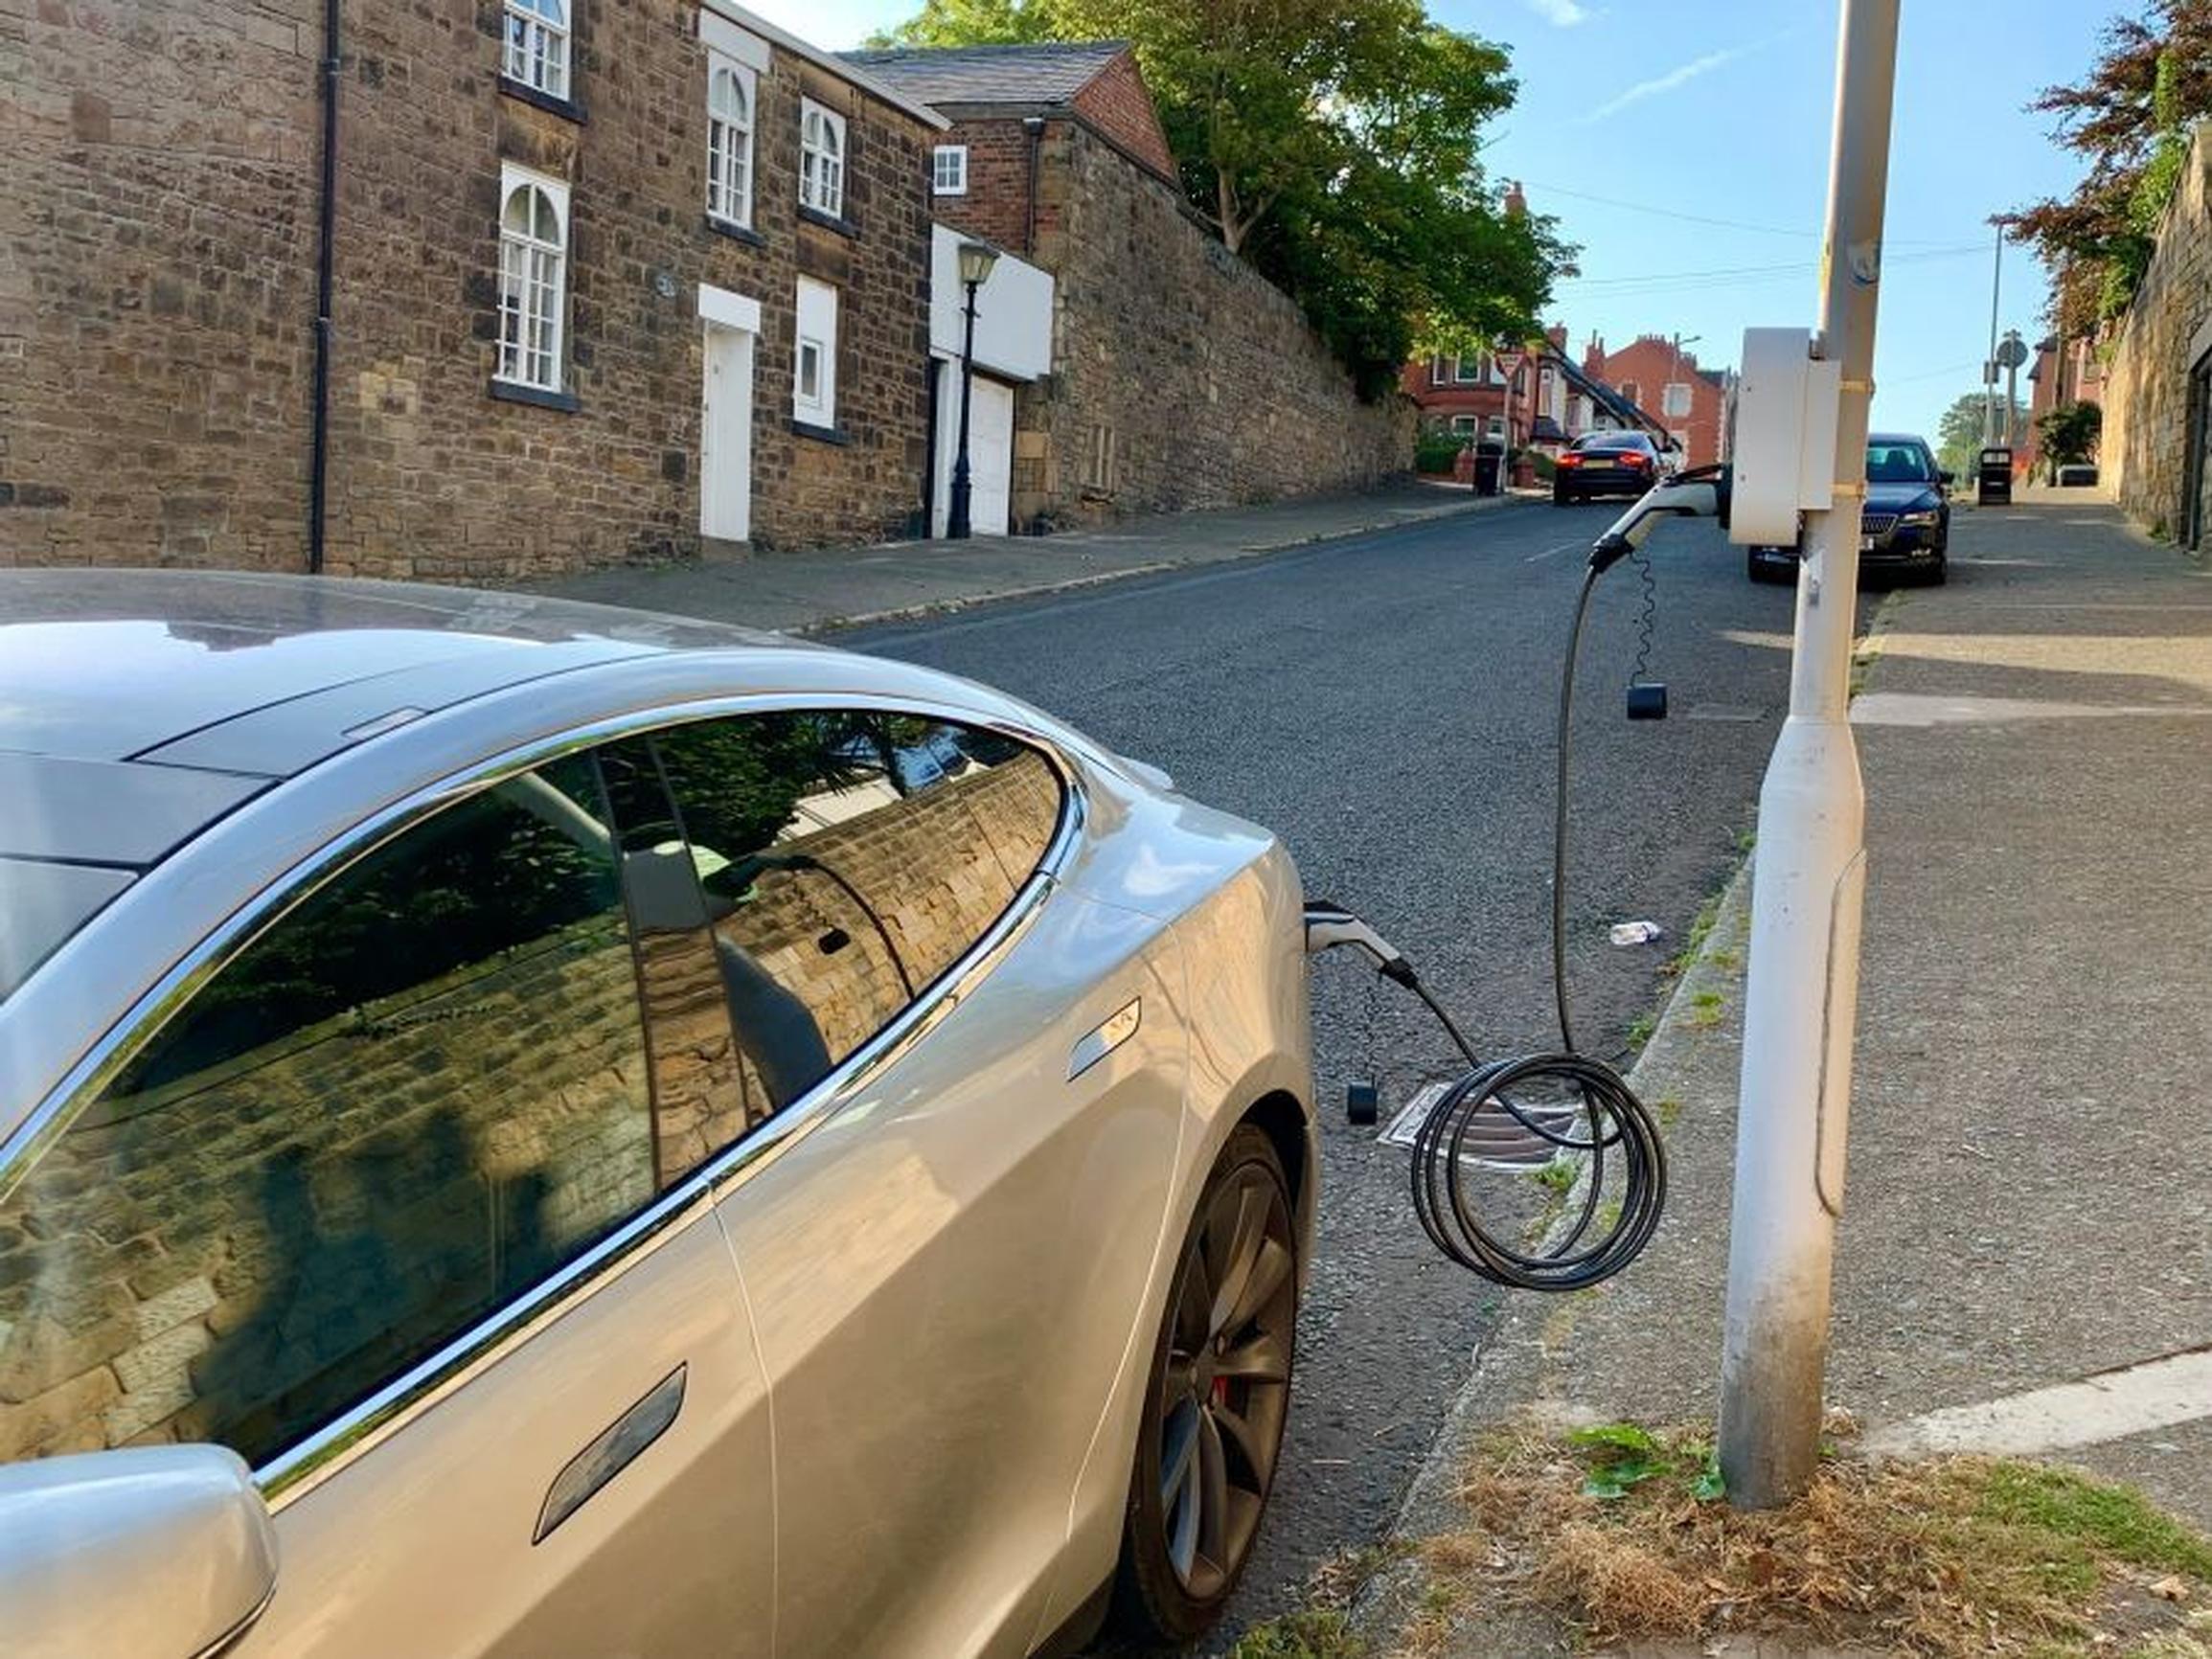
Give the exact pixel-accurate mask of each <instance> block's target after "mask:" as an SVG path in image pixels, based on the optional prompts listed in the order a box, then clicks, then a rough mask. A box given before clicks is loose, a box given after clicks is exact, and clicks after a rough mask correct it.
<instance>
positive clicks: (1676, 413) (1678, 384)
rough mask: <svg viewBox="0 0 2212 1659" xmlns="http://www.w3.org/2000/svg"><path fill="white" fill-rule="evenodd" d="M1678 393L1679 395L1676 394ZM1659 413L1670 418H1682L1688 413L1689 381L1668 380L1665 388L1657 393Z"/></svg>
mask: <svg viewBox="0 0 2212 1659" xmlns="http://www.w3.org/2000/svg"><path fill="white" fill-rule="evenodd" d="M1677 393H1678V394H1680V396H1679V397H1677V396H1676V394H1677ZM1659 413H1660V414H1661V415H1663V416H1665V417H1666V418H1667V419H1668V420H1682V419H1683V418H1684V417H1686V416H1687V415H1688V414H1689V413H1690V383H1689V381H1687V380H1669V381H1668V382H1667V385H1666V390H1664V391H1663V392H1661V393H1660V394H1659Z"/></svg>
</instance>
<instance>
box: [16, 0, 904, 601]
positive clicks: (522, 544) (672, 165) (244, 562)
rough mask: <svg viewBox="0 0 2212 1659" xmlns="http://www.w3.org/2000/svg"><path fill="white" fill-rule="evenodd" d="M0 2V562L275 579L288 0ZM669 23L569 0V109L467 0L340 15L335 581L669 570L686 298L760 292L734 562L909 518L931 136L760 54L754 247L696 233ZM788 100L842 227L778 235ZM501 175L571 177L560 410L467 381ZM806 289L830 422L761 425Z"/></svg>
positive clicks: (679, 517)
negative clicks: (839, 198) (818, 144)
mask: <svg viewBox="0 0 2212 1659" xmlns="http://www.w3.org/2000/svg"><path fill="white" fill-rule="evenodd" d="M10 10H11V11H15V12H16V13H17V14H18V15H20V16H22V17H23V18H24V23H23V25H22V28H23V30H24V32H25V33H24V39H25V41H26V42H27V45H26V46H25V47H24V48H22V49H20V50H18V49H16V48H15V47H14V45H13V42H12V41H7V42H0V51H6V52H9V53H10V55H11V57H10V61H9V63H8V67H9V68H10V70H11V73H9V74H8V75H7V76H6V77H5V80H4V83H0V116H5V118H6V123H7V124H6V125H5V126H0V132H4V133H5V135H6V138H7V140H8V145H7V148H8V151H9V165H8V166H6V167H5V168H0V220H4V222H6V223H7V224H8V225H9V226H10V238H11V254H12V255H13V256H14V257H13V258H12V259H11V260H10V261H4V262H0V564H36V563H103V564H154V563H166V564H188V565H213V566H220V567H226V568H237V567H260V568H273V569H284V570H298V569H302V568H305V564H306V559H307V544H308V533H307V517H308V483H307V480H308V450H309V434H310V424H309V423H310V409H311V403H312V394H311V385H310V380H311V375H310V367H311V361H312V341H313V325H314V254H315V239H316V220H317V170H318V166H319V148H320V136H319V134H320V116H319V104H318V102H317V98H316V86H317V81H318V79H319V77H318V74H317V59H318V57H319V53H320V45H321V33H320V31H321V18H320V8H319V7H317V6H316V5H314V4H313V3H312V0H174V3H170V0H36V4H35V7H33V5H32V4H31V3H30V0H24V3H23V4H21V5H12V6H11V7H10ZM696 16H697V11H696V8H695V7H693V6H689V5H679V6H632V5H627V4H607V3H597V0H586V3H585V4H582V5H581V6H579V7H578V8H577V9H576V19H577V35H576V39H575V43H574V76H573V82H572V91H573V96H574V99H575V102H576V104H577V105H578V106H579V107H580V110H581V119H571V118H570V117H569V116H568V115H565V114H563V113H559V112H556V111H554V110H551V109H548V108H544V107H539V106H538V105H537V104H536V103H534V102H527V101H525V100H524V99H522V98H520V97H517V96H513V95H512V94H510V93H507V92H504V91H502V89H501V82H500V79H499V74H498V69H499V61H500V33H501V29H502V13H501V11H500V8H499V6H498V5H497V4H496V0H483V3H481V4H477V3H473V0H424V3H422V4H418V5H411V6H363V7H353V8H349V9H348V10H347V13H346V19H345V38H344V46H343V54H342V61H343V70H342V75H341V90H340V94H339V98H340V111H341V113H340V132H339V139H338V148H337V155H338V171H339V204H338V216H337V233H336V281H335V291H334V296H333V305H332V327H333V356H332V375H331V393H330V398H331V439H330V442H331V461H330V466H329V472H328V483H329V517H328V534H327V544H326V562H327V568H328V569H329V570H330V571H331V572H332V573H333V574H341V575H367V576H381V577H419V578H430V579H449V580H479V581H483V580H513V579H517V578H526V577H532V576H541V575H550V574H556V573H559V572H561V571H567V570H573V569H577V568H580V567H582V566H587V565H594V564H603V563H610V562H617V561H622V560H627V559H634V558H660V557H671V556H680V555H685V554H690V553H695V552H696V551H698V548H699V545H700V538H699V479H698V467H699V441H700V424H701V422H700V405H701V400H702V387H703V381H704V374H705V365H704V360H703V353H704V334H703V330H702V326H701V323H700V321H699V317H698V309H697V291H698V285H699V284H701V283H708V284H714V285H716V286H718V287H722V288H726V289H730V290H732V291H734V292H737V293H739V294H741V295H743V296H745V297H748V298H751V299H755V300H757V301H759V303H760V306H761V311H762V332H761V334H760V336H759V337H758V340H757V342H756V348H755V352H754V360H753V373H754V398H753V423H752V472H753V499H752V515H751V516H752V525H753V542H754V544H755V546H756V547H758V548H762V549H768V548H778V547H799V546H809V545H819V544H831V543H849V542H855V541H868V540H877V539H881V538H884V537H887V536H893V535H899V534H907V533H909V532H910V531H912V530H913V529H915V528H916V527H917V526H918V525H919V522H920V519H921V515H922V511H923V508H922V484H923V475H924V461H925V457H926V454H927V443H928V430H927V428H928V396H927V386H926V380H925V377H924V368H925V363H926V358H927V352H928V283H929V262H928V261H929V201H928V189H929V186H928V168H929V147H930V144H931V142H932V141H933V140H934V138H935V136H936V135H935V132H934V130H933V129H932V128H931V127H929V126H928V125H925V124H924V123H923V122H922V121H921V120H919V119H918V118H916V117H914V116H913V115H910V114H908V113H906V112H905V111H903V110H901V109H900V108H898V107H896V106H894V105H892V104H890V103H887V102H883V101H881V100H879V99H877V98H874V97H872V96H869V95H866V94H864V93H862V92H861V91H859V89H857V88H855V86H854V85H853V84H852V83H851V82H849V81H847V80H843V79H841V78H839V77H837V76H834V75H832V74H831V73H829V72H827V71H825V70H823V69H821V68H820V67H818V66H817V65H815V64H813V63H811V62H810V61H808V60H807V59H805V58H803V57H799V56H797V55H795V54H793V53H789V52H786V51H784V50H782V49H780V48H778V49H775V50H774V51H773V52H772V54H771V57H770V62H771V67H770V69H769V70H768V72H767V73H765V74H764V75H763V76H762V77H761V80H760V88H759V101H758V102H759V107H758V109H757V111H756V132H755V141H754V164H753V165H754V182H753V197H754V222H755V228H756V230H757V232H758V236H757V237H753V238H739V237H733V236H730V235H726V234H723V233H721V232H718V231H717V230H716V229H714V228H713V227H712V226H710V224H709V223H708V221H707V218H706V216H705V211H704V207H705V169H706V146H707V113H706V77H707V57H706V49H705V47H704V46H703V45H702V44H701V42H700V40H699V38H698V34H697V25H696ZM17 71H19V72H17ZM802 95H804V96H806V97H810V98H812V99H814V100H816V101H817V102H822V103H826V104H829V105H830V106H832V107H833V108H835V109H838V110H840V111H842V112H843V113H844V114H845V115H846V117H847V120H848V123H849V127H848V139H849V153H848V156H847V170H846V185H845V190H846V206H845V212H844V219H843V222H842V223H826V222H814V221H809V220H805V219H803V218H802V216H801V212H800V209H799V205H798V162H799V125H800V114H799V101H800V98H801V97H802ZM503 160H506V161H513V162H516V163H519V164H522V165H525V166H528V167H530V168H533V169H535V170H539V171H542V172H545V173H548V174H551V175H553V176H555V177H557V178H559V179H562V180H564V181H566V182H567V184H568V186H569V189H570V212H571V219H572V225H571V234H570V240H569V249H568V257H567V277H568V284H567V286H568V292H567V314H566V342H565V352H564V355H565V358H566V365H565V375H564V381H563V385H564V389H565V390H566V391H567V392H570V393H573V394H574V399H575V407H573V408H550V407H542V406H538V405H536V404H533V403H526V402H517V401H512V400H503V399H502V398H498V397H495V396H493V395H492V392H491V390H490V378H491V370H492V367H493V361H494V357H495V353H496V349H497V347H496V342H497V335H498V315H497V305H498V297H497V272H498V257H499V256H498V215H499V179H500V164H501V162H502V161H503ZM17 227H21V228H20V229H18V228H17ZM801 273H805V274H807V275H810V276H813V277H816V278H818V279H819V280H821V281H824V282H827V283H829V284H832V285H833V286H834V287H835V288H836V289H837V290H838V300H839V305H838V341H837V351H838V363H837V370H838V373H837V387H838V392H837V431H836V432H835V433H834V434H833V435H832V437H830V438H828V439H824V438H814V437H806V436H802V435H800V434H799V433H797V432H795V431H794V430H793V427H792V421H791V412H792V410H791V389H792V378H793V366H794V357H795V353H796V341H795V338H794V335H795V317H794V309H795V301H794V290H795V285H796V281H797V278H798V276H799V275H800V274H801Z"/></svg>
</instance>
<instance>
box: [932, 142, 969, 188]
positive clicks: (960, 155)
mask: <svg viewBox="0 0 2212 1659" xmlns="http://www.w3.org/2000/svg"><path fill="white" fill-rule="evenodd" d="M929 193H930V194H932V195H966V194H967V193H968V146H966V145H965V144H941V145H939V146H938V147H937V148H935V149H933V150H931V151H930V152H929Z"/></svg>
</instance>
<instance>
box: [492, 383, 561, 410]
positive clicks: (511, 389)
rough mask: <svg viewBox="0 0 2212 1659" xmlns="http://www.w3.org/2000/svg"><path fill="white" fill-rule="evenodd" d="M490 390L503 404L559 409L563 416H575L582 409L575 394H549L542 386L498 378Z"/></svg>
mask: <svg viewBox="0 0 2212 1659" xmlns="http://www.w3.org/2000/svg"><path fill="white" fill-rule="evenodd" d="M490 393H491V396H492V397H494V398H498V399H499V400H500V401H501V402H502V403H529V404H532V405H534V406H535V407H536V408H539V409H559V410H560V411H561V412H562V413H563V414H574V413H575V412H576V411H577V410H578V409H580V408H582V404H581V403H579V402H578V401H577V397H576V394H575V393H574V392H548V391H547V390H546V389H545V388H544V387H542V386H524V385H522V384H520V383H519V382H517V381H513V380H501V379H499V378H497V377H496V376H495V377H494V378H493V379H492V381H491V385H490Z"/></svg>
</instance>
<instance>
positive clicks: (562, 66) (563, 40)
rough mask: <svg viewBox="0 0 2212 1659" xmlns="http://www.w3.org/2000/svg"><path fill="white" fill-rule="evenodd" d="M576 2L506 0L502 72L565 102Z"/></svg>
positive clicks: (500, 56) (500, 67) (510, 78)
mask: <svg viewBox="0 0 2212 1659" xmlns="http://www.w3.org/2000/svg"><path fill="white" fill-rule="evenodd" d="M575 5H576V0H506V5H505V8H504V16H503V19H502V21H503V23H504V25H505V33H504V34H503V35H502V36H501V47H500V54H499V72H500V73H501V74H502V75H504V76H506V77H507V79H508V80H513V81H516V82H518V83H519V84H521V85H523V86H527V87H530V88H532V89H534V90H535V91H538V92H542V93H544V94H545V96H546V97H548V98H559V99H562V100H566V99H567V97H568V70H569V57H570V50H569V49H570V47H571V45H572V43H573V41H574V38H575V32H576V11H575Z"/></svg>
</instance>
